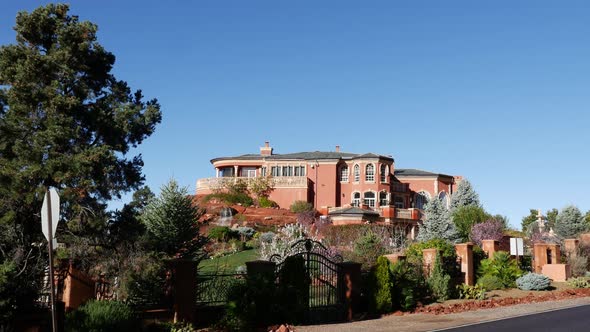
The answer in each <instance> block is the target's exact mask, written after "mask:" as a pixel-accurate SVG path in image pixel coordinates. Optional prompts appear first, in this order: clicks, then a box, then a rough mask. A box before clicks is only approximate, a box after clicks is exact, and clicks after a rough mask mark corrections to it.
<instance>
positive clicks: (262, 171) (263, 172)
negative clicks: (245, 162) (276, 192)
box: [260, 167, 266, 176]
mask: <svg viewBox="0 0 590 332" xmlns="http://www.w3.org/2000/svg"><path fill="white" fill-rule="evenodd" d="M260 175H262V176H266V167H262V168H260Z"/></svg>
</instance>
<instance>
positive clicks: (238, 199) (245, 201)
mask: <svg viewBox="0 0 590 332" xmlns="http://www.w3.org/2000/svg"><path fill="white" fill-rule="evenodd" d="M214 198H215V199H218V200H220V201H221V202H224V203H226V204H240V205H243V206H251V205H254V200H253V199H252V197H250V196H248V194H246V193H215V194H209V195H207V196H205V198H204V199H203V201H204V202H205V203H206V202H208V201H210V200H212V199H214Z"/></svg>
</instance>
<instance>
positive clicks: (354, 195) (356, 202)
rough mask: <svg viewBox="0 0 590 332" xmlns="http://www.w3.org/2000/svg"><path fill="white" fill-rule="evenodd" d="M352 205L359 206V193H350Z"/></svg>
mask: <svg viewBox="0 0 590 332" xmlns="http://www.w3.org/2000/svg"><path fill="white" fill-rule="evenodd" d="M351 205H352V206H361V193H359V192H356V193H352V204H351Z"/></svg>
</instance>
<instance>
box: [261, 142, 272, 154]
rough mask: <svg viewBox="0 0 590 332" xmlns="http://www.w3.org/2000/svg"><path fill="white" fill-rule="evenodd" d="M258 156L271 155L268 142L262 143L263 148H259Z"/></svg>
mask: <svg viewBox="0 0 590 332" xmlns="http://www.w3.org/2000/svg"><path fill="white" fill-rule="evenodd" d="M260 155H261V156H270V155H272V148H271V147H270V142H269V141H266V142H264V147H261V148H260Z"/></svg>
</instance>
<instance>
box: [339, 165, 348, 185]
mask: <svg viewBox="0 0 590 332" xmlns="http://www.w3.org/2000/svg"><path fill="white" fill-rule="evenodd" d="M340 181H342V182H348V165H343V166H342V167H340Z"/></svg>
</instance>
